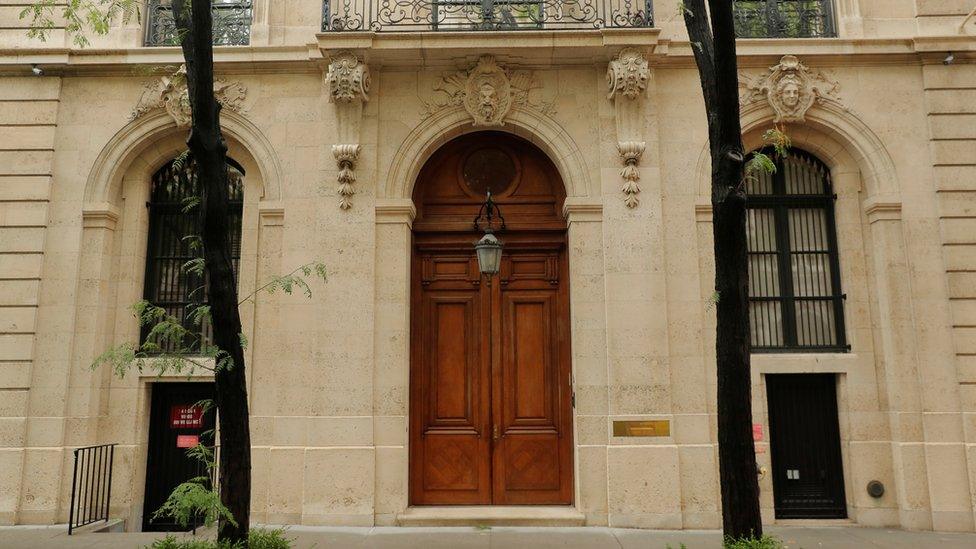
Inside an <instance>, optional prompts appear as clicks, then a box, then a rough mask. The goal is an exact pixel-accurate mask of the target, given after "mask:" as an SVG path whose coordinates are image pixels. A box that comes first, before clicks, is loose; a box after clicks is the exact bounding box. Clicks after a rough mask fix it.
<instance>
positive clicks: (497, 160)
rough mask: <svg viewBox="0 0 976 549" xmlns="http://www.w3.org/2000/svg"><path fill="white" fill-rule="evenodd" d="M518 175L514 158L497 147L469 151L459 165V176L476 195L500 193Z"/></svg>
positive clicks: (508, 186) (506, 188)
mask: <svg viewBox="0 0 976 549" xmlns="http://www.w3.org/2000/svg"><path fill="white" fill-rule="evenodd" d="M517 175H518V167H517V166H516V164H515V159H514V158H512V155H511V154H509V153H508V152H507V151H505V150H503V149H501V148H498V147H484V148H481V149H476V150H474V151H472V152H471V154H469V155H468V156H467V158H465V159H464V163H463V165H462V166H461V177H462V179H463V180H464V184H465V185H467V187H468V190H469V191H470V192H472V193H474V194H475V195H476V196H478V197H483V196H485V193H487V192H488V191H491V193H492V194H496V195H497V194H501V193H503V192H505V191H506V190H508V189H509V188H510V187H511V186H512V183H514V182H515V178H516V176H517Z"/></svg>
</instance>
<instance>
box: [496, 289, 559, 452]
mask: <svg viewBox="0 0 976 549" xmlns="http://www.w3.org/2000/svg"><path fill="white" fill-rule="evenodd" d="M554 294H555V292H552V291H550V292H537V291H529V292H524V291H506V292H503V297H502V309H503V313H502V329H503V331H504V334H503V336H502V364H501V366H502V367H501V380H500V381H501V383H500V385H501V402H500V403H499V404H500V407H501V410H502V414H501V416H502V419H503V422H502V427H503V431H504V433H506V434H507V433H508V432H509V431H510V430H511V429H513V428H516V429H517V428H518V427H523V426H531V427H535V428H538V427H548V428H550V429H551V430H552V432H555V431H556V423H557V421H558V419H557V415H556V410H555V403H556V400H557V397H556V395H555V394H554V393H556V389H557V388H556V380H555V377H556V374H555V372H554V371H553V369H554V366H555V359H556V357H555V356H554V355H555V354H556V352H557V351H558V350H557V349H554V348H553V347H554V345H555V338H554V337H553V333H552V324H553V320H554V319H553V316H554V314H555V307H554V303H553V302H554V301H555V295H554Z"/></svg>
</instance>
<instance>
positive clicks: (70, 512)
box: [68, 449, 78, 536]
mask: <svg viewBox="0 0 976 549" xmlns="http://www.w3.org/2000/svg"><path fill="white" fill-rule="evenodd" d="M74 454H75V459H74V462H75V466H74V469H73V471H72V473H71V506H70V507H68V535H69V536H70V535H71V530H73V529H74V528H73V527H74V523H75V487H76V484H77V482H78V450H77V449H76V450H75V451H74Z"/></svg>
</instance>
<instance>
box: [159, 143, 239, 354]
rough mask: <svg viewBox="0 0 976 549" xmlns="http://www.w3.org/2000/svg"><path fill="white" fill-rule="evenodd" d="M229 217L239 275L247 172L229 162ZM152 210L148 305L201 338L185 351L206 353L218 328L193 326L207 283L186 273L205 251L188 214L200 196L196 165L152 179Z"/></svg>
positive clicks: (163, 348)
mask: <svg viewBox="0 0 976 549" xmlns="http://www.w3.org/2000/svg"><path fill="white" fill-rule="evenodd" d="M228 164H229V165H228V169H227V176H228V185H229V187H230V189H229V196H230V202H229V218H228V223H227V224H228V235H227V238H228V239H229V240H230V244H231V261H232V264H233V268H234V276H237V273H238V268H239V264H240V257H241V215H242V210H243V203H244V185H243V177H244V171H243V169H242V168H240V166H237V165H236V163H233V162H232V161H230V160H228ZM151 192H152V194H151V197H150V201H149V202H148V203H147V204H146V206H147V207H148V208H149V238H148V247H147V251H146V279H145V291H144V296H145V299H146V300H147V301H149V302H150V303H152V304H153V305H155V306H157V307H162V308H163V309H165V310H166V313H167V314H168V315H170V316H173V317H175V318H177V319H179V321H180V322H181V324H182V325H183V326H184V327H185V328H186V329H187V330H188V331H190V332H191V333H194V334H198V337H195V338H193V339H192V340H191V341H185V342H183V349H184V350H190V351H203V350H205V349H206V348H207V346H208V345H209V344H210V342H211V341H212V335H213V333H212V332H213V330H212V327H211V325H210V322H209V321H208V320H206V319H204V320H203V322H202V323H201V324H200V325H196V324H195V323H194V322H193V316H192V313H193V310H194V309H195V308H196V307H197V306H198V305H200V304H204V303H207V290H206V289H207V280H206V278H205V277H204V276H201V275H198V274H196V273H194V272H192V271H189V272H188V271H187V270H186V269H184V268H183V265H184V264H185V263H186V262H188V261H191V260H193V259H197V258H200V257H202V253H203V252H202V250H200V249H199V248H194V247H193V246H192V245H191V243H190V240H188V239H187V237H189V236H193V235H199V234H200V216H199V215H198V213H197V209H196V208H194V209H192V210H190V211H187V204H188V202H187V201H188V200H189V199H191V198H192V197H197V196H199V194H200V193H199V181H198V180H197V168H196V163H195V162H193V161H192V159H188V160H187V161H186V162H184V163H183V165H182V166H176V165H175V164H174V163H173V162H170V163H169V164H167V165H165V166H163V167H162V168H160V170H159V171H157V172H156V174H155V175H153V179H152V191H151ZM149 329H150V327H148V326H144V327H143V328H142V335H141V341H142V342H143V343H145V342H146V339H147V337H148V335H149ZM154 343H156V344H158V345H159V346H160V349H159V350H160V352H172V351H176V350H177V347H178V346H179V345H178V343H179V342H173V341H156V342H154Z"/></svg>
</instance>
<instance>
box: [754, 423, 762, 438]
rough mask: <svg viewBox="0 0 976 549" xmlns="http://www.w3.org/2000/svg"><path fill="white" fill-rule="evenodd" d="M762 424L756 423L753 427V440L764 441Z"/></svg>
mask: <svg viewBox="0 0 976 549" xmlns="http://www.w3.org/2000/svg"><path fill="white" fill-rule="evenodd" d="M762 427H763V426H762V423H754V424H753V425H752V440H754V441H756V442H759V441H761V440H762V439H763V428H762Z"/></svg>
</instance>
